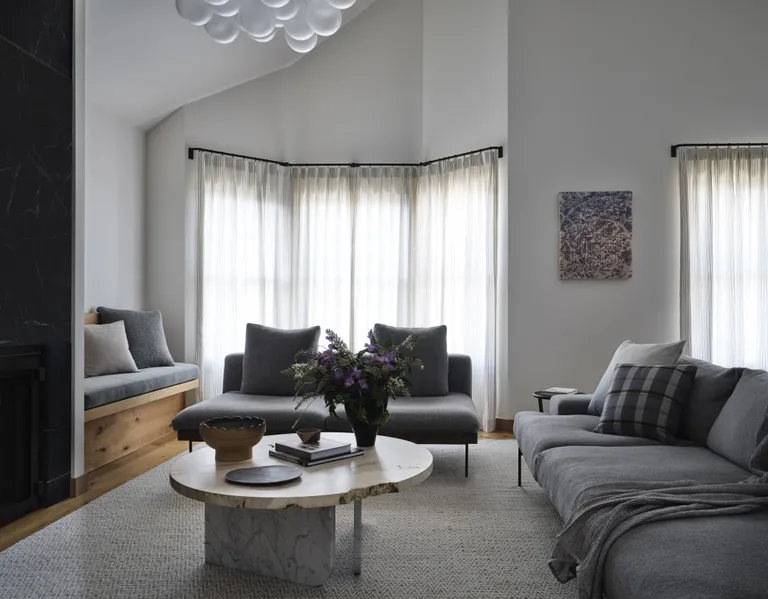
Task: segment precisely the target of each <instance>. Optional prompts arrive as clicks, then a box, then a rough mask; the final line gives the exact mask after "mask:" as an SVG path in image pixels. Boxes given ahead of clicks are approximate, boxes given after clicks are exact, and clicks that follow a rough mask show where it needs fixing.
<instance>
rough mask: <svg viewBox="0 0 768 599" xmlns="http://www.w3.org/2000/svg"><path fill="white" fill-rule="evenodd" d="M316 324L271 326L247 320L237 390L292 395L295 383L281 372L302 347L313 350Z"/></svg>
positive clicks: (262, 393) (317, 338) (288, 365)
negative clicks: (290, 327)
mask: <svg viewBox="0 0 768 599" xmlns="http://www.w3.org/2000/svg"><path fill="white" fill-rule="evenodd" d="M319 340H320V327H310V328H308V329H294V330H284V329H273V328H272V327H265V326H263V325H260V324H252V323H249V324H248V326H247V327H246V329H245V354H244V355H243V380H242V383H241V385H240V392H241V393H247V394H249V395H294V393H295V382H294V381H293V379H292V378H291V377H289V376H286V375H284V374H283V370H285V369H286V368H290V366H291V364H293V363H294V357H295V356H296V354H297V353H298V352H300V351H302V350H306V349H310V350H314V349H317V342H318V341H319Z"/></svg>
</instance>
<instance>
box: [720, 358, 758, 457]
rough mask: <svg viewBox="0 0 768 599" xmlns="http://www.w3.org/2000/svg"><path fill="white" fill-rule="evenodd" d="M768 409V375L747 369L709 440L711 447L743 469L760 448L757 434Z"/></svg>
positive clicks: (721, 412)
mask: <svg viewBox="0 0 768 599" xmlns="http://www.w3.org/2000/svg"><path fill="white" fill-rule="evenodd" d="M766 406H768V372H765V371H764V370H750V369H746V370H745V371H744V374H742V376H741V378H740V379H739V382H738V383H736V388H735V389H734V390H733V394H732V395H731V397H730V398H729V399H728V401H727V402H726V403H725V405H724V406H723V409H722V410H720V414H718V416H717V419H716V420H715V423H714V424H713V425H712V428H711V429H710V431H709V436H708V437H707V447H709V448H710V449H711V450H712V451H714V452H715V453H717V454H719V455H721V456H723V457H724V458H727V459H729V460H731V461H732V462H733V463H734V464H738V465H739V466H741V467H742V468H749V458H750V457H751V456H752V453H754V451H755V447H756V446H757V443H756V440H757V431H758V429H759V428H760V425H761V424H762V423H763V420H764V418H765V415H766Z"/></svg>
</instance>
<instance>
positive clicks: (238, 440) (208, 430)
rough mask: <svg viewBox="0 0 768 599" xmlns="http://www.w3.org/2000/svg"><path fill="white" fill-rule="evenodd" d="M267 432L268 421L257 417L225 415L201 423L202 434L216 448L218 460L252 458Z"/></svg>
mask: <svg viewBox="0 0 768 599" xmlns="http://www.w3.org/2000/svg"><path fill="white" fill-rule="evenodd" d="M266 432H267V421H266V420H264V419H263V418H256V417H240V416H231V417H230V416H224V417H219V418H211V419H210V420H206V421H205V422H203V423H201V424H200V436H201V437H202V438H203V441H205V442H206V443H207V444H208V445H209V446H210V447H211V448H213V449H214V450H216V461H217V462H243V461H245V460H250V459H251V458H252V457H253V448H254V446H255V445H257V444H258V442H259V441H261V439H262V438H263V437H264V433H266Z"/></svg>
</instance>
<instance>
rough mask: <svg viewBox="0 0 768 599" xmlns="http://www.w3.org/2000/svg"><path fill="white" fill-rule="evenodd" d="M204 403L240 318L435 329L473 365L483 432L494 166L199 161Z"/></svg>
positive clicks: (489, 361) (475, 162)
mask: <svg viewBox="0 0 768 599" xmlns="http://www.w3.org/2000/svg"><path fill="white" fill-rule="evenodd" d="M200 155H201V157H200V166H199V168H200V204H201V228H200V253H201V258H200V265H201V266H200V268H201V274H200V280H201V282H202V285H201V291H200V307H199V315H200V326H199V330H200V331H201V336H200V356H201V366H202V371H203V372H202V378H203V380H202V385H203V397H204V398H208V397H212V396H213V395H215V394H217V393H219V392H220V390H221V379H222V370H223V360H224V356H225V355H226V354H227V353H231V352H235V351H242V350H243V343H244V335H245V324H246V323H247V322H258V323H262V324H266V325H269V326H277V327H282V328H298V327H305V326H313V325H320V326H321V327H322V328H323V329H325V328H332V329H334V330H335V331H337V332H338V333H339V334H340V335H341V336H342V337H344V338H345V339H348V340H349V341H350V343H351V344H352V346H353V347H355V348H360V347H362V345H363V343H364V342H365V336H366V334H367V332H368V330H369V329H370V328H371V327H372V326H373V324H374V323H375V322H382V323H386V324H393V325H399V326H430V325H437V324H446V325H447V326H448V343H449V351H452V352H457V353H466V354H469V355H470V356H471V357H472V361H473V371H474V372H473V375H474V389H473V396H474V399H475V402H476V404H477V406H478V409H479V412H480V415H481V421H482V424H483V428H484V429H485V430H492V429H493V426H494V423H495V413H496V408H495V405H496V391H495V385H494V380H495V372H496V366H495V363H496V358H495V356H496V333H495V330H496V324H497V323H496V292H497V285H496V281H497V277H496V272H497V268H498V264H497V253H496V250H497V226H498V223H497V220H498V219H497V212H498V205H497V202H498V157H497V155H496V152H495V151H488V152H483V153H476V154H473V155H470V156H467V157H463V158H456V159H453V160H447V161H441V162H439V163H435V164H432V165H430V166H427V167H409V166H406V167H402V166H377V167H354V168H353V167H347V166H343V167H281V166H277V165H272V164H266V163H263V162H260V161H256V160H245V159H234V158H225V157H222V156H219V155H214V154H209V153H205V152H201V153H200Z"/></svg>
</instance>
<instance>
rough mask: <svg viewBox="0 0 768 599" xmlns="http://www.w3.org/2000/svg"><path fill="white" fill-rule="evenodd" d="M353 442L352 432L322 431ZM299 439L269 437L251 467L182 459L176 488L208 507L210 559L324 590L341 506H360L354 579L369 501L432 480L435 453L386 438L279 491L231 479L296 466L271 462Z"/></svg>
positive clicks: (306, 472) (307, 471)
mask: <svg viewBox="0 0 768 599" xmlns="http://www.w3.org/2000/svg"><path fill="white" fill-rule="evenodd" d="M323 435H324V436H327V437H329V438H332V439H337V440H339V441H345V442H349V443H352V445H353V446H354V444H355V439H354V436H353V435H351V434H348V433H323ZM295 438H296V436H295V435H270V436H267V437H264V439H263V440H262V441H261V443H259V444H258V445H257V446H256V447H254V448H253V458H252V459H251V460H248V461H245V462H229V463H217V462H216V460H215V459H214V451H213V450H212V449H210V448H209V447H205V448H202V449H198V450H196V451H193V452H192V453H188V454H185V455H183V456H181V457H179V458H177V459H176V461H175V462H174V463H173V464H172V465H171V486H172V487H173V488H174V490H176V491H177V492H178V493H181V494H182V495H185V496H186V497H189V498H191V499H195V500H197V501H202V502H204V503H205V561H206V562H208V563H210V564H216V565H219V566H225V567H228V568H235V569H238V570H248V571H250V572H255V573H256V574H261V575H262V576H271V577H273V578H280V579H282V580H288V581H290V582H295V583H299V584H306V585H312V586H318V585H322V584H323V583H325V581H326V580H328V577H329V576H330V574H331V571H332V569H333V563H334V556H335V551H336V506H337V505H344V504H347V503H352V502H354V563H353V569H354V572H355V574H359V573H360V571H361V563H362V525H361V524H362V500H363V499H365V498H366V497H373V496H374V495H381V494H384V493H396V492H398V491H402V490H403V489H407V488H408V487H413V486H415V485H417V484H419V483H420V482H422V481H424V480H426V479H427V478H428V477H429V475H430V474H431V473H432V454H431V453H429V451H427V450H426V449H425V448H424V447H421V446H419V445H415V444H414V443H411V442H409V441H402V440H400V439H394V438H392V437H381V436H380V437H379V438H378V439H377V440H376V446H375V447H370V448H366V449H365V455H362V456H359V457H356V458H351V459H348V460H342V461H339V462H331V463H329V464H323V465H320V466H313V467H311V468H301V467H300V469H301V470H302V477H301V478H300V479H299V480H297V481H295V482H291V483H287V484H285V485H281V486H279V487H247V486H242V485H235V484H232V483H229V482H226V481H225V480H224V476H225V475H226V473H227V472H228V471H230V470H234V469H236V468H247V467H250V466H267V465H275V464H280V465H291V464H290V463H289V462H285V461H282V460H278V459H276V458H271V457H269V450H270V449H272V446H273V445H274V443H275V442H276V441H283V440H288V439H291V440H293V439H295Z"/></svg>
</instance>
